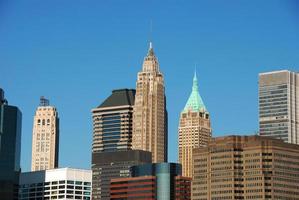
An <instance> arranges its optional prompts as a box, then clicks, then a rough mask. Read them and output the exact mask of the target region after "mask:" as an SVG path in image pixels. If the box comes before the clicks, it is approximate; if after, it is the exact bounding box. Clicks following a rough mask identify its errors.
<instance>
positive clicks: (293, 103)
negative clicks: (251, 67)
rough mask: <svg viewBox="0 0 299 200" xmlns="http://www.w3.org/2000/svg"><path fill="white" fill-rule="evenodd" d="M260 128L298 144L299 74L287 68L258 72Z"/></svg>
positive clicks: (261, 130) (261, 133)
mask: <svg viewBox="0 0 299 200" xmlns="http://www.w3.org/2000/svg"><path fill="white" fill-rule="evenodd" d="M259 132H260V135H262V136H272V137H275V138H279V139H282V140H284V141H285V142H289V143H293V144H299V74H298V73H295V72H291V71H287V70H282V71H273V72H267V73H261V74H259Z"/></svg>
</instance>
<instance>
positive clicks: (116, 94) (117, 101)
mask: <svg viewBox="0 0 299 200" xmlns="http://www.w3.org/2000/svg"><path fill="white" fill-rule="evenodd" d="M134 100H135V90H134V89H119V90H113V91H112V94H111V95H110V96H109V97H108V98H107V99H106V100H105V101H104V102H103V103H102V104H101V105H99V106H98V107H97V108H95V109H93V110H92V117H93V145H92V152H114V151H124V150H129V149H132V123H133V107H134Z"/></svg>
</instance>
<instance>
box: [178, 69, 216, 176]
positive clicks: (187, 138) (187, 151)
mask: <svg viewBox="0 0 299 200" xmlns="http://www.w3.org/2000/svg"><path fill="white" fill-rule="evenodd" d="M211 131H212V129H211V123H210V116H209V113H208V111H207V109H206V107H205V105H204V103H203V101H202V99H201V96H200V94H199V91H198V83H197V77H196V73H195V74H194V78H193V86H192V92H191V95H190V97H189V99H188V101H187V103H186V106H185V108H184V110H183V111H182V112H181V117H180V124H179V162H180V163H181V164H182V168H183V176H186V177H192V170H193V164H192V150H193V148H196V147H201V146H205V145H207V142H208V140H209V139H210V138H211Z"/></svg>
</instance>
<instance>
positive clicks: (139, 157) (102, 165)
mask: <svg viewBox="0 0 299 200" xmlns="http://www.w3.org/2000/svg"><path fill="white" fill-rule="evenodd" d="M151 158H152V156H151V153H150V152H147V151H142V150H128V151H115V152H95V153H93V154H92V199H93V200H110V181H111V179H113V178H119V177H129V176H130V170H129V169H130V167H132V166H133V165H139V164H144V163H151V161H152V159H151Z"/></svg>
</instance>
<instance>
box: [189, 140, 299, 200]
mask: <svg viewBox="0 0 299 200" xmlns="http://www.w3.org/2000/svg"><path fill="white" fill-rule="evenodd" d="M193 162H194V169H193V182H192V199H194V200H204V199H205V200H206V199H244V200H246V199H248V200H249V199H250V200H252V199H255V200H264V199H276V200H279V199H281V200H282V199H290V200H291V199H292V200H298V199H299V179H298V177H299V146H298V145H295V144H289V143H285V142H283V141H281V140H278V139H274V138H270V137H261V136H227V137H219V138H213V139H212V140H211V141H210V142H209V144H208V146H207V147H200V148H196V149H194V150H193Z"/></svg>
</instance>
